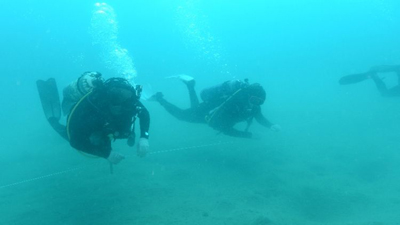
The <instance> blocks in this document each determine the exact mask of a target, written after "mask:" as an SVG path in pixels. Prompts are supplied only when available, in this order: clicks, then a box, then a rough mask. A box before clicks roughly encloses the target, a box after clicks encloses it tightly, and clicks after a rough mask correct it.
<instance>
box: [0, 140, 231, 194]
mask: <svg viewBox="0 0 400 225" xmlns="http://www.w3.org/2000/svg"><path fill="white" fill-rule="evenodd" d="M231 143H233V142H219V143H213V144H205V145H194V146H189V147H183V148H174V149H168V150H162V151H155V152H149V153H148V154H149V155H153V154H160V153H168V152H177V151H183V150H188V149H196V148H204V147H210V146H216V145H223V144H231ZM87 166H88V165H84V166H78V167H74V168H69V169H66V170H63V171H59V172H55V173H51V174H47V175H43V176H40V177H35V178H31V179H26V180H22V181H18V182H15V183H11V184H6V185H2V186H0V189H2V188H7V187H12V186H16V185H20V184H25V183H29V182H33V181H37V180H41V179H44V178H48V177H54V176H57V175H61V174H64V173H69V172H72V171H76V170H80V169H82V168H84V167H87Z"/></svg>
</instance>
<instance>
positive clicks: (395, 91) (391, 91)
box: [339, 65, 400, 97]
mask: <svg viewBox="0 0 400 225" xmlns="http://www.w3.org/2000/svg"><path fill="white" fill-rule="evenodd" d="M393 72H394V73H396V75H397V79H398V83H397V85H396V86H394V87H392V88H387V86H386V84H385V82H383V79H382V78H381V77H379V75H378V74H379V73H393ZM367 79H372V80H373V81H374V83H375V85H376V87H377V89H378V91H379V92H380V93H381V95H382V96H383V97H400V65H395V66H387V65H383V66H374V67H372V68H371V69H369V71H367V72H365V73H360V74H351V75H347V76H344V77H342V78H341V79H340V80H339V83H340V84H342V85H346V84H353V83H358V82H361V81H364V80H367Z"/></svg>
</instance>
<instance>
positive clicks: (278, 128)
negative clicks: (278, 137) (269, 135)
mask: <svg viewBox="0 0 400 225" xmlns="http://www.w3.org/2000/svg"><path fill="white" fill-rule="evenodd" d="M270 129H271V130H272V131H274V132H279V131H281V130H282V128H281V126H279V125H278V124H274V125H272V126H271V127H270Z"/></svg>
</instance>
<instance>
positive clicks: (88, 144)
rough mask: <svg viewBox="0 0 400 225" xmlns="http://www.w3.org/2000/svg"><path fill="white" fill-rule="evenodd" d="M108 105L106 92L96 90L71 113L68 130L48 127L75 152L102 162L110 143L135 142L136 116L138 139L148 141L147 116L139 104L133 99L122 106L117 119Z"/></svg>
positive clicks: (148, 122)
mask: <svg viewBox="0 0 400 225" xmlns="http://www.w3.org/2000/svg"><path fill="white" fill-rule="evenodd" d="M110 104H111V103H110V100H109V98H108V96H107V91H106V90H104V89H97V90H96V89H95V90H93V92H92V93H90V94H89V95H88V96H86V97H84V98H83V99H82V100H81V101H80V102H79V103H78V104H77V105H76V106H75V107H74V108H73V109H72V111H71V113H70V115H69V117H68V125H67V127H64V126H62V125H60V124H59V123H58V121H56V122H57V123H55V122H54V121H53V123H52V122H51V124H52V126H53V128H57V129H56V130H57V131H58V133H60V135H61V136H63V137H65V138H67V139H68V140H69V142H70V144H71V146H72V147H74V148H75V149H77V150H80V151H83V152H86V153H89V154H92V155H96V156H100V157H103V158H107V157H108V156H109V155H110V152H111V150H112V148H111V141H112V140H115V139H128V138H134V122H135V118H136V116H137V117H138V118H139V120H140V137H144V138H148V131H149V126H150V115H149V112H148V111H147V109H146V108H145V107H144V106H143V104H142V103H141V102H140V101H138V100H136V99H135V98H134V97H133V98H131V99H129V100H128V101H126V102H124V104H123V105H122V110H121V112H122V113H121V114H119V115H113V114H112V113H111V112H110ZM133 140H134V139H133ZM132 145H133V143H132Z"/></svg>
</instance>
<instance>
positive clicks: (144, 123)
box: [138, 102, 150, 139]
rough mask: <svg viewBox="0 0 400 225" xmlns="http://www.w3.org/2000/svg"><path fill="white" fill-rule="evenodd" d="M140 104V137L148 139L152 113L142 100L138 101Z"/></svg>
mask: <svg viewBox="0 0 400 225" xmlns="http://www.w3.org/2000/svg"><path fill="white" fill-rule="evenodd" d="M138 106H139V107H140V110H139V112H138V117H139V120H140V137H141V138H146V139H148V138H149V128H150V113H149V111H148V110H147V109H146V107H144V105H143V104H142V103H141V102H138Z"/></svg>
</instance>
